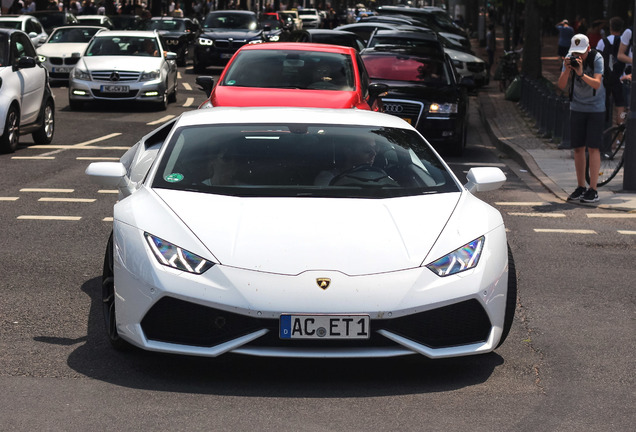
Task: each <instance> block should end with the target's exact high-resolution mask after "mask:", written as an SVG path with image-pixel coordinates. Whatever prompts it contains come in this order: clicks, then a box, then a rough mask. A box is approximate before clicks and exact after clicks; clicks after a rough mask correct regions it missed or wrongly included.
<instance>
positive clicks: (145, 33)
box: [95, 30, 158, 37]
mask: <svg viewBox="0 0 636 432" xmlns="http://www.w3.org/2000/svg"><path fill="white" fill-rule="evenodd" d="M97 36H99V37H113V36H132V37H158V33H157V32H155V31H154V30H108V31H104V32H99V33H97V34H96V35H95V37H97Z"/></svg>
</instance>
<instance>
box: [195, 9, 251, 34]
mask: <svg viewBox="0 0 636 432" xmlns="http://www.w3.org/2000/svg"><path fill="white" fill-rule="evenodd" d="M203 28H213V29H214V28H221V29H240V30H256V29H257V28H258V23H257V22H256V17H255V16H254V15H251V14H228V13H221V12H219V13H217V12H210V13H209V14H208V16H207V17H206V18H205V21H204V22H203Z"/></svg>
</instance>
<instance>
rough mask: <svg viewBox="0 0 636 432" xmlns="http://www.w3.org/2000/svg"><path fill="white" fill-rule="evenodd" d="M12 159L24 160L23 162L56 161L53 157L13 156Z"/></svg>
mask: <svg viewBox="0 0 636 432" xmlns="http://www.w3.org/2000/svg"><path fill="white" fill-rule="evenodd" d="M11 159H22V160H29V159H32V160H53V159H55V158H54V157H52V156H11Z"/></svg>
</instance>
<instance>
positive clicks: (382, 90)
mask: <svg viewBox="0 0 636 432" xmlns="http://www.w3.org/2000/svg"><path fill="white" fill-rule="evenodd" d="M388 91H389V86H388V85H386V84H381V83H371V84H369V105H373V104H374V103H375V100H376V99H378V98H380V97H382V96H386V94H387V93H388Z"/></svg>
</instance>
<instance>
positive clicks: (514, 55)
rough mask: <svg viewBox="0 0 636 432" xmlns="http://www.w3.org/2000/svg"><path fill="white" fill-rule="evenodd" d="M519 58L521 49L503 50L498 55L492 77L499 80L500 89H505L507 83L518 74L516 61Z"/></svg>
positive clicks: (517, 61)
mask: <svg viewBox="0 0 636 432" xmlns="http://www.w3.org/2000/svg"><path fill="white" fill-rule="evenodd" d="M520 58H521V51H504V54H503V55H502V56H501V57H500V60H499V64H498V65H497V70H496V71H495V75H494V77H493V79H494V80H496V81H499V90H500V91H506V88H508V85H510V83H511V82H512V81H513V80H514V79H515V77H516V76H517V75H519V66H518V63H519V59H520Z"/></svg>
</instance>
